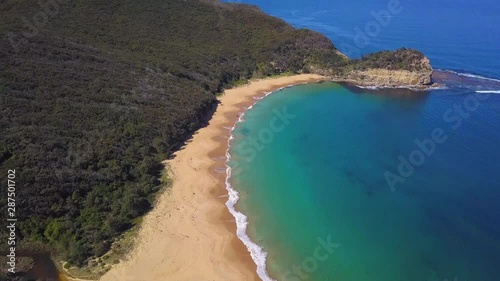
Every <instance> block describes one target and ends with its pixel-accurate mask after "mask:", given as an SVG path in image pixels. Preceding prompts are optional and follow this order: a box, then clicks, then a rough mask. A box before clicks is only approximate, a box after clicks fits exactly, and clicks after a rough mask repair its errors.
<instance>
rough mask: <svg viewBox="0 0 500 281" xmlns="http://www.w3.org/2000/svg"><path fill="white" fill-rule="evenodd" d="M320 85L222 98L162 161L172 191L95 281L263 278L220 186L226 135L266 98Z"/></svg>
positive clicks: (242, 91) (293, 79) (242, 90)
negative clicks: (205, 121) (123, 254)
mask: <svg viewBox="0 0 500 281" xmlns="http://www.w3.org/2000/svg"><path fill="white" fill-rule="evenodd" d="M322 80H325V78H324V77H322V76H319V75H312V74H301V75H294V76H286V77H278V78H268V79H261V80H255V81H252V82H251V83H249V84H247V85H244V86H241V87H238V88H234V89H230V90H227V91H225V92H224V94H223V95H222V96H221V97H220V98H219V101H220V104H219V105H218V107H217V110H216V112H215V113H214V115H213V117H212V119H211V120H210V121H209V124H208V125H207V126H206V127H204V128H202V129H200V130H198V131H197V132H196V133H195V134H194V136H193V137H192V139H190V140H188V141H187V142H186V145H185V146H184V147H183V148H182V149H181V150H179V151H177V152H176V153H175V154H174V157H173V158H172V159H171V160H167V161H165V163H166V164H167V167H169V169H170V173H169V174H170V176H171V177H172V178H173V184H172V186H171V188H169V189H168V190H167V191H165V192H164V193H163V194H161V195H159V198H158V199H157V202H156V204H155V207H154V209H153V210H152V211H151V212H150V213H148V214H147V215H146V216H145V217H144V220H143V222H142V225H141V229H140V231H139V234H138V236H137V238H136V242H135V248H134V249H133V250H132V252H131V254H130V255H129V256H128V257H127V259H126V260H125V261H122V262H120V263H119V264H117V265H115V266H114V267H113V268H112V269H111V270H110V271H109V272H108V273H106V274H105V275H104V276H103V277H102V278H101V280H103V281H118V280H119V281H141V280H148V281H149V280H162V281H163V280H176V281H182V280H235V281H236V280H238V281H239V280H259V279H260V278H263V277H264V278H265V276H267V273H266V272H265V267H263V266H265V257H262V256H259V254H262V253H259V251H260V248H259V247H258V246H257V245H256V244H254V243H253V242H251V241H250V240H249V238H248V236H247V235H246V232H245V228H246V217H245V216H244V215H243V214H241V213H237V212H236V210H235V209H234V208H233V206H234V204H235V203H236V201H237V199H238V197H237V194H236V193H235V191H234V190H233V189H232V188H231V187H230V186H226V180H227V177H226V176H227V175H226V173H227V172H228V171H229V169H227V166H226V160H227V159H226V157H227V155H226V153H227V150H228V143H229V138H230V136H231V130H232V128H233V127H234V125H235V124H236V123H237V122H238V121H239V120H241V119H240V116H241V115H242V113H244V111H245V110H246V109H248V108H249V107H250V106H252V105H253V104H254V103H255V102H256V101H258V100H259V99H260V98H262V97H263V96H265V95H266V94H268V93H269V92H272V91H275V90H277V89H279V88H281V87H284V86H289V85H295V84H300V83H306V82H316V81H322ZM226 187H227V189H226ZM228 190H229V191H231V194H230V196H231V197H230V198H228ZM226 203H227V207H226V205H225V204H226ZM228 207H229V210H231V213H230V212H229V211H228ZM233 215H235V217H236V219H237V220H238V226H237V224H236V223H235V217H233ZM236 233H238V236H237V235H236ZM240 239H241V240H240ZM242 241H243V242H242ZM249 252H251V253H252V256H251V255H249ZM257 265H258V266H257ZM257 271H259V275H257V274H256V273H257ZM259 276H260V278H259Z"/></svg>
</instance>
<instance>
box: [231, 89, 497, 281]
mask: <svg viewBox="0 0 500 281" xmlns="http://www.w3.org/2000/svg"><path fill="white" fill-rule="evenodd" d="M475 87H476V88H477V86H475ZM476 88H474V89H476ZM456 106H461V107H462V108H463V109H464V110H463V112H461V113H462V115H460V113H459V112H458V111H455V110H456V109H455V108H456ZM499 121H500V95H498V94H478V93H476V91H475V90H472V89H471V87H466V86H464V85H463V81H461V84H459V85H457V84H453V85H452V84H450V85H449V88H448V89H446V90H436V91H432V92H420V93H416V92H409V91H406V90H402V89H399V90H379V91H370V90H365V89H357V88H349V87H344V86H341V85H339V84H335V83H321V84H308V85H302V86H296V87H291V88H286V89H283V90H281V91H279V92H277V93H275V94H272V95H270V96H268V97H266V98H265V99H264V100H262V101H260V102H258V103H257V104H256V105H255V106H254V107H253V108H252V109H250V110H249V111H247V113H246V114H245V117H244V121H243V122H241V123H239V124H238V125H237V126H236V128H235V129H234V131H233V135H234V139H233V141H232V147H231V149H230V153H231V156H232V159H231V161H230V163H229V165H230V166H231V167H233V176H232V178H231V183H232V185H233V186H234V187H235V189H236V190H238V191H239V193H240V201H239V202H238V204H237V205H236V208H237V209H238V210H240V211H242V212H243V213H245V214H246V215H247V216H248V221H249V228H248V234H249V235H250V237H251V238H252V240H253V241H255V242H256V243H257V244H259V245H261V246H262V247H263V249H264V250H265V251H266V252H267V253H268V256H267V271H268V272H269V275H270V276H271V277H272V278H274V279H278V280H291V281H296V280H314V281H322V280H338V281H379V280H380V281H382V280H383V281H410V280H411V281H431V280H432V281H438V280H439V281H444V280H450V281H451V280H456V281H466V280H468V281H472V280H474V281H493V280H499V278H500V277H499V276H500V267H499V265H500V205H499V203H498V202H500V184H499V182H500V173H499V172H498V171H499V170H500V169H499V168H500V164H499V163H498V159H499V158H500V146H499V145H498V143H499V142H500V122H499ZM436 129H438V133H440V134H438V136H439V138H434V140H439V142H435V141H434V140H432V139H433V131H435V130H436ZM431 140H432V142H434V145H430V144H429V142H431ZM416 141H417V142H419V143H425V144H426V147H425V148H424V149H420V148H419V146H418V145H417V144H416ZM415 151H420V152H415ZM412 153H413V154H412ZM419 153H420V154H419ZM426 153H427V154H426ZM410 155H413V156H412V157H414V158H413V160H411V159H412V158H411V157H410ZM415 155H417V156H419V155H420V156H421V157H423V159H420V158H418V157H416V156H415ZM401 158H404V159H406V160H407V161H413V163H414V164H415V165H414V172H413V173H411V174H407V173H403V174H399V172H398V166H399V165H400V163H401V160H400V159H401ZM417 160H418V161H417ZM420 162H422V163H420ZM417 164H418V165H417ZM387 172H391V173H392V175H396V176H400V177H401V178H402V179H404V182H400V181H397V182H395V183H394V184H393V185H392V186H391V184H389V183H388V181H387V179H386V174H387ZM403 172H406V171H403ZM325 244H329V246H327V247H324V245H325ZM264 278H265V276H264Z"/></svg>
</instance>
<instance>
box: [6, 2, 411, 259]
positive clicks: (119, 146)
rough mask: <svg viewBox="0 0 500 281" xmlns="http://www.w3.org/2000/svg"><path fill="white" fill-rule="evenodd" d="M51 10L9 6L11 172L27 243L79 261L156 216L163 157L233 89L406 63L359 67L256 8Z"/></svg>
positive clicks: (103, 5)
mask: <svg viewBox="0 0 500 281" xmlns="http://www.w3.org/2000/svg"><path fill="white" fill-rule="evenodd" d="M40 3H49V4H47V5H40V4H39V3H38V1H27V0H4V1H2V3H1V4H0V15H1V16H0V102H1V107H0V114H1V115H0V129H1V136H0V175H2V178H3V176H4V175H6V173H7V172H6V171H7V169H16V173H17V176H16V181H17V182H16V185H17V186H16V188H17V197H16V200H17V204H18V206H17V210H18V211H17V216H18V238H19V239H21V240H24V241H29V242H38V243H42V244H44V245H49V247H50V249H51V250H53V251H54V252H55V253H57V254H58V255H60V257H61V258H63V259H65V260H68V261H69V262H71V263H72V264H76V265H83V264H84V263H85V261H86V260H87V259H88V258H90V257H93V256H100V255H102V254H104V253H105V252H106V251H107V250H108V249H109V247H110V245H111V243H112V242H113V240H114V239H115V238H116V237H117V236H118V235H119V234H120V233H122V232H123V231H125V230H127V229H129V228H130V227H131V226H133V225H134V224H135V223H136V219H137V218H138V217H140V216H141V215H143V214H144V213H145V212H147V211H148V210H149V209H150V208H151V203H152V201H153V199H154V198H153V197H154V195H155V193H156V192H157V191H158V190H159V188H160V187H161V184H162V183H161V182H160V179H159V178H160V173H161V171H162V169H163V167H162V165H161V164H160V163H161V161H162V160H164V159H166V158H167V157H169V156H170V155H171V153H172V152H173V151H175V149H177V148H178V147H179V145H181V144H182V142H183V141H184V140H186V139H187V138H188V137H189V136H190V134H192V133H193V132H194V131H195V130H196V129H197V128H199V127H200V126H203V125H204V124H205V122H206V121H207V119H208V118H209V117H210V116H211V114H212V112H213V111H214V109H215V107H216V106H217V102H216V98H215V94H216V93H218V92H221V91H222V90H223V89H224V87H225V86H228V85H230V84H231V83H233V82H235V81H240V80H245V79H249V78H251V77H262V76H268V75H273V74H279V73H282V72H285V71H291V72H309V71H312V70H317V69H322V70H326V71H330V72H332V73H335V71H338V70H339V69H343V68H344V67H349V68H353V67H355V68H359V67H363V66H362V64H364V65H369V66H373V65H377V64H376V62H374V60H375V61H378V60H379V59H380V58H383V59H386V58H387V57H389V58H393V57H394V56H387V54H385V53H381V54H378V55H377V57H373V59H370V58H363V59H361V60H357V61H350V60H348V59H347V58H345V57H344V56H342V55H340V54H339V53H338V52H337V50H336V48H335V47H334V45H333V44H332V43H331V41H330V40H329V39H327V38H326V37H324V36H323V35H321V34H319V33H317V32H314V31H310V30H306V29H300V30H297V29H294V28H293V27H291V26H290V25H288V24H287V23H285V22H284V21H282V20H280V19H277V18H273V17H270V16H268V15H265V14H264V13H262V12H261V11H260V10H259V9H258V8H256V7H254V6H249V5H242V4H228V3H225V4H222V3H220V2H218V1H208V0H205V1H202V0H189V1H185V0H142V1H121V0H107V1H102V0H73V1H55V0H53V1H41V2H40ZM389 61H392V59H390V60H389ZM397 62H398V63H401V62H400V60H399V57H398V58H397ZM403 65H404V63H403ZM398 67H401V66H400V65H399V66H398ZM5 196H6V193H5V192H1V206H2V210H1V214H2V218H1V219H2V220H4V216H5V215H6V210H5V206H6V204H5V202H6V197H5ZM2 235H5V233H4V232H2ZM2 237H3V236H2ZM2 246H3V245H2Z"/></svg>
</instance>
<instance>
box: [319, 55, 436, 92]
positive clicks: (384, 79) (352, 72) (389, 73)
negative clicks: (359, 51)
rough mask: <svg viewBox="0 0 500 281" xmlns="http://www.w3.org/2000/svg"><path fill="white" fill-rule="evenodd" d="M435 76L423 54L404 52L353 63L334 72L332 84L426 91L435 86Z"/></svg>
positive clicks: (373, 56)
mask: <svg viewBox="0 0 500 281" xmlns="http://www.w3.org/2000/svg"><path fill="white" fill-rule="evenodd" d="M432 72H433V69H432V66H431V64H430V61H429V59H428V58H427V57H425V56H424V55H423V54H422V53H421V52H419V51H416V50H410V49H405V48H403V49H399V50H396V51H383V52H378V53H374V54H370V55H368V56H366V57H363V58H361V59H358V60H351V61H349V63H347V65H345V66H343V67H342V68H339V69H333V70H332V80H334V81H338V82H349V83H352V84H355V85H359V86H374V87H391V88H392V87H407V88H414V89H427V88H430V87H432V86H434V84H433V82H432V79H431V77H432ZM322 74H325V73H324V71H323V73H322Z"/></svg>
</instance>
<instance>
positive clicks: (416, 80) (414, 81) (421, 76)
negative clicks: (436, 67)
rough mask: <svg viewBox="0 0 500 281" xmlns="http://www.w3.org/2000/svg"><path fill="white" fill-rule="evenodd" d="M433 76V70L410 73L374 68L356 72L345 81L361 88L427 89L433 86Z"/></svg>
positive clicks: (347, 76)
mask: <svg viewBox="0 0 500 281" xmlns="http://www.w3.org/2000/svg"><path fill="white" fill-rule="evenodd" d="M431 75H432V70H428V71H408V70H388V69H381V68H374V69H368V70H362V71H359V70H354V71H352V72H350V73H348V74H347V75H346V76H345V80H346V81H350V82H354V83H356V84H358V85H361V86H379V87H416V88H426V87H429V86H431V85H432V80H431Z"/></svg>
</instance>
